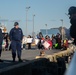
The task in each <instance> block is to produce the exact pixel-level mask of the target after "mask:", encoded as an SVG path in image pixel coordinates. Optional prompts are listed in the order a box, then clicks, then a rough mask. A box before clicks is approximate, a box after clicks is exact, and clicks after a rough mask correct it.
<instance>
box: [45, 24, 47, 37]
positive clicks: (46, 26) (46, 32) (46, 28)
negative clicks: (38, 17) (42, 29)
mask: <svg viewBox="0 0 76 75" xmlns="http://www.w3.org/2000/svg"><path fill="white" fill-rule="evenodd" d="M45 26H46V35H47V24H45Z"/></svg>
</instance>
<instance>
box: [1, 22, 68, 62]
mask: <svg viewBox="0 0 76 75" xmlns="http://www.w3.org/2000/svg"><path fill="white" fill-rule="evenodd" d="M1 33H2V32H1ZM0 37H1V36H0ZM0 40H1V41H0V42H1V45H0V46H1V47H0V48H1V49H0V56H1V52H2V50H6V51H7V50H11V51H12V58H13V62H14V61H15V58H16V51H17V56H18V59H19V61H22V60H21V52H22V50H23V49H26V46H28V47H27V48H28V49H31V48H32V47H31V45H32V44H34V46H35V48H36V49H39V50H40V49H41V50H43V49H44V50H51V49H59V50H61V49H62V50H66V49H67V47H68V39H64V40H62V36H61V34H59V33H57V35H54V34H52V37H50V36H48V35H46V36H45V37H44V36H43V34H42V33H41V32H39V33H38V34H37V35H36V37H32V36H31V35H28V37H26V36H25V35H23V32H22V29H21V28H19V23H18V22H15V23H14V28H12V29H11V30H10V33H9V34H4V35H3V37H1V39H0ZM0 61H1V59H0Z"/></svg>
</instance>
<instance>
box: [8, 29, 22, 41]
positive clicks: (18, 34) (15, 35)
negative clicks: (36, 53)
mask: <svg viewBox="0 0 76 75" xmlns="http://www.w3.org/2000/svg"><path fill="white" fill-rule="evenodd" d="M9 37H10V40H14V41H21V40H22V38H23V32H22V29H21V28H18V29H16V28H12V29H11V31H10V34H9Z"/></svg>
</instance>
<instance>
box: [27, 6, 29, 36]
mask: <svg viewBox="0 0 76 75" xmlns="http://www.w3.org/2000/svg"><path fill="white" fill-rule="evenodd" d="M29 9H30V6H29V7H26V36H27V13H28V10H29Z"/></svg>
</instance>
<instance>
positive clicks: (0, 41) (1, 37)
mask: <svg viewBox="0 0 76 75" xmlns="http://www.w3.org/2000/svg"><path fill="white" fill-rule="evenodd" d="M2 42H3V34H2V30H1V29H0V45H2Z"/></svg>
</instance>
